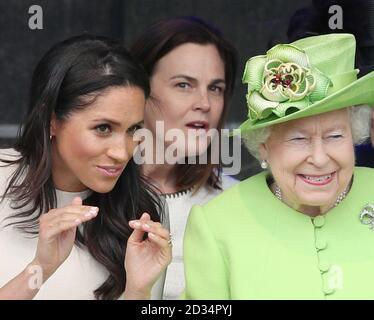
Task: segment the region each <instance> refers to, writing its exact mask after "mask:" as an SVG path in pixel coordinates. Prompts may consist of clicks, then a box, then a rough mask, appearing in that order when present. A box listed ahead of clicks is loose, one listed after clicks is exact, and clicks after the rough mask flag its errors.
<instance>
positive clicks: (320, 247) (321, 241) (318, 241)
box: [316, 239, 327, 250]
mask: <svg viewBox="0 0 374 320" xmlns="http://www.w3.org/2000/svg"><path fill="white" fill-rule="evenodd" d="M326 247H327V241H326V240H325V239H316V248H317V250H323V249H326Z"/></svg>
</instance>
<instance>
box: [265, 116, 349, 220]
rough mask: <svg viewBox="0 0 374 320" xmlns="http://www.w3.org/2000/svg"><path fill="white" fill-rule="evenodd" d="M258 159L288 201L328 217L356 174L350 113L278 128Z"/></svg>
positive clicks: (302, 209)
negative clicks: (265, 162) (263, 161)
mask: <svg viewBox="0 0 374 320" xmlns="http://www.w3.org/2000/svg"><path fill="white" fill-rule="evenodd" d="M260 155H261V158H262V159H265V160H267V162H268V164H269V167H270V170H271V172H272V174H273V177H274V179H275V181H276V183H277V184H278V186H279V187H280V189H281V191H282V200H283V201H284V202H285V203H287V204H288V205H289V206H291V207H292V208H294V209H296V210H298V211H301V212H303V213H306V214H310V215H315V214H319V213H325V212H326V211H328V210H329V209H330V208H332V207H333V206H334V204H335V201H336V199H337V198H338V196H339V195H340V194H341V193H342V192H344V190H345V189H346V188H347V187H348V186H349V184H350V181H351V179H352V175H353V170H354V163H355V158H354V149H353V141H352V133H351V126H350V119H349V114H348V110H347V109H341V110H337V111H332V112H328V113H324V114H321V115H316V116H311V117H307V118H303V119H298V120H293V121H289V122H285V123H282V124H278V125H274V126H273V127H272V131H271V134H270V137H269V138H268V139H267V141H266V142H265V143H264V144H262V145H261V146H260Z"/></svg>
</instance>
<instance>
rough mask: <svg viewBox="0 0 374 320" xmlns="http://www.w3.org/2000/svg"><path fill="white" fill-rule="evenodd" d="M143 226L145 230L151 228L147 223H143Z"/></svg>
mask: <svg viewBox="0 0 374 320" xmlns="http://www.w3.org/2000/svg"><path fill="white" fill-rule="evenodd" d="M143 228H144V229H146V230H150V229H151V226H150V225H149V224H146V223H145V224H143Z"/></svg>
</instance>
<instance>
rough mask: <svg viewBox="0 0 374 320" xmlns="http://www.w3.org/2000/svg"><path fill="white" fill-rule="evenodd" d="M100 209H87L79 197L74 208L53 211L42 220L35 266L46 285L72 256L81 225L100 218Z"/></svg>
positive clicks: (88, 207) (43, 216)
mask: <svg viewBox="0 0 374 320" xmlns="http://www.w3.org/2000/svg"><path fill="white" fill-rule="evenodd" d="M98 212H99V208H97V207H90V206H83V205H82V199H81V198H79V197H76V198H74V199H73V201H72V203H71V205H69V206H66V207H63V208H59V209H52V210H50V211H48V212H47V213H45V214H43V215H42V216H41V217H40V219H39V240H38V246H37V250H36V254H35V258H34V260H33V262H32V265H37V266H39V267H41V269H42V271H43V282H45V281H46V280H47V279H48V278H49V277H50V276H51V275H52V274H53V273H54V272H55V271H56V270H57V269H58V267H59V266H60V265H61V264H62V263H63V262H64V261H65V260H66V258H67V257H68V256H69V255H70V252H71V250H72V248H73V245H74V241H75V234H76V230H77V226H78V225H80V224H81V223H83V222H86V221H89V220H91V219H93V218H95V217H96V216H97V214H98Z"/></svg>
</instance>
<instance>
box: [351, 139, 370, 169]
mask: <svg viewBox="0 0 374 320" xmlns="http://www.w3.org/2000/svg"><path fill="white" fill-rule="evenodd" d="M355 153H356V166H358V167H369V168H374V148H373V146H372V145H371V143H367V144H361V145H358V146H356V147H355Z"/></svg>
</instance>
